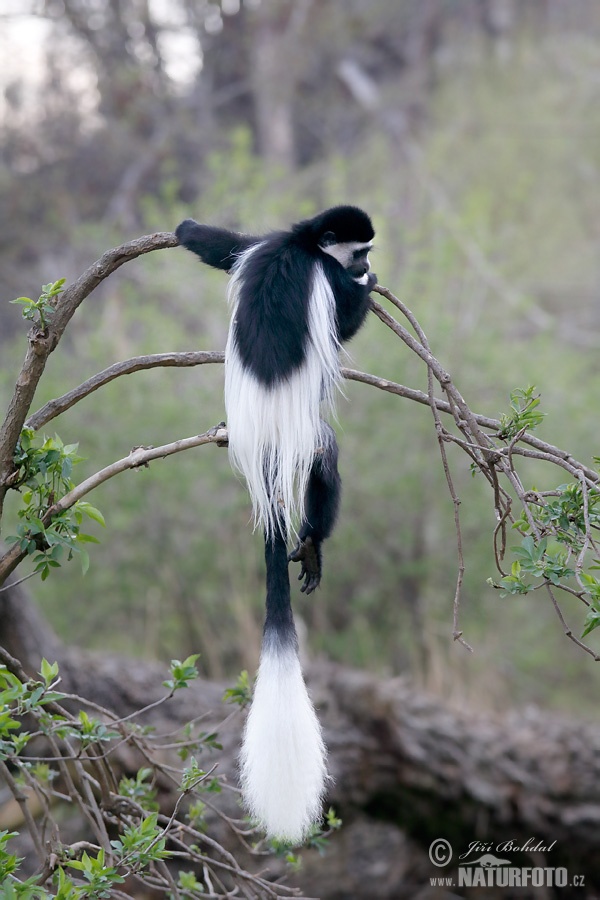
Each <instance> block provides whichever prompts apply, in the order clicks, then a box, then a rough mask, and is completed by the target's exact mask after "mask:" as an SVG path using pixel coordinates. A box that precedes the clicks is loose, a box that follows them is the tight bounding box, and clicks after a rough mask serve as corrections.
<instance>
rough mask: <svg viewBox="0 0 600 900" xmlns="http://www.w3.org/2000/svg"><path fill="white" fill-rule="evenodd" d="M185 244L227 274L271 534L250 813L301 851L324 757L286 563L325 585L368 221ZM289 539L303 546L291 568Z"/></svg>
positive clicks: (229, 352)
mask: <svg viewBox="0 0 600 900" xmlns="http://www.w3.org/2000/svg"><path fill="white" fill-rule="evenodd" d="M176 235H177V237H178V239H179V243H180V244H182V245H183V246H184V247H186V248H187V249H188V250H191V251H192V252H193V253H195V254H197V255H198V256H199V257H200V258H201V259H202V261H203V262H205V263H207V264H208V265H210V266H214V267H215V268H217V269H223V270H225V271H226V272H230V273H231V275H232V277H231V280H230V284H229V302H230V305H231V311H232V318H231V326H230V329H229V337H228V340H227V348H226V353H225V407H226V411H227V428H228V434H229V454H230V459H231V462H232V464H233V466H234V467H235V468H236V469H238V470H239V471H240V472H241V473H242V474H243V475H244V477H245V479H246V482H247V485H248V489H249V492H250V496H251V499H252V506H253V511H254V523H255V526H257V527H261V528H262V529H263V531H264V534H265V559H266V567H267V600H266V619H265V626H264V633H263V642H262V649H261V657H260V666H259V672H258V677H257V680H256V684H255V689H254V697H253V701H252V706H251V709H250V712H249V715H248V719H247V722H246V728H245V732H244V739H243V744H242V752H241V782H242V789H243V794H244V797H245V801H246V804H247V806H248V809H249V811H250V813H251V814H252V815H253V816H254V817H255V818H256V819H258V821H259V822H260V824H261V825H262V826H263V828H264V829H265V830H266V832H267V834H268V835H269V836H273V837H277V838H279V839H284V840H287V841H290V842H292V843H297V842H300V841H301V840H302V839H303V838H304V837H305V836H306V834H307V832H308V830H309V828H310V826H311V825H312V824H313V822H315V821H317V820H318V819H319V818H320V815H321V806H322V801H323V795H324V791H325V784H326V779H327V774H326V767H325V757H326V751H325V746H324V744H323V740H322V737H321V729H320V726H319V722H318V719H317V716H316V713H315V710H314V708H313V706H312V703H311V701H310V699H309V696H308V692H307V690H306V686H305V684H304V679H303V677H302V671H301V668H300V663H299V659H298V640H297V636H296V630H295V627H294V620H293V616H292V608H291V603H290V582H289V575H288V562H289V561H290V560H292V561H294V562H299V563H300V564H301V570H300V576H299V579H300V580H301V581H303V584H302V588H301V590H302V591H305V592H306V593H307V594H310V593H311V592H312V591H314V590H315V588H316V587H318V585H319V582H320V580H321V560H322V555H321V545H322V542H323V541H324V540H325V538H327V537H328V536H329V535H330V534H331V531H332V529H333V526H334V524H335V520H336V517H337V512H338V506H339V499H340V477H339V474H338V468H337V457H338V448H337V442H336V438H335V433H334V431H333V429H332V428H331V426H330V425H329V424H327V423H326V422H325V421H324V420H323V419H322V418H321V412H324V413H325V414H327V412H332V411H333V407H334V401H335V394H336V389H337V387H338V385H339V382H340V379H341V376H340V363H339V350H340V346H341V344H342V342H343V341H347V340H349V339H350V338H352V337H353V336H354V335H355V334H356V332H357V331H358V329H359V328H360V326H361V325H362V323H363V322H364V319H365V316H366V314H367V311H368V309H369V292H370V291H371V289H372V288H373V286H374V285H375V284H376V283H377V277H376V276H375V275H374V274H373V273H372V272H371V271H370V263H369V257H368V254H369V250H370V249H371V247H372V240H373V236H374V231H373V226H372V224H371V220H370V219H369V217H368V216H367V214H366V213H364V212H363V211H362V210H361V209H358V208H357V207H354V206H336V207H333V208H332V209H328V210H326V211H325V212H322V213H320V214H319V215H317V216H315V217H314V218H312V219H308V220H305V221H302V222H298V223H297V224H296V225H293V226H292V228H291V229H290V230H289V231H279V232H274V233H271V234H267V235H265V236H263V237H256V236H250V235H242V234H237V233H235V232H232V231H227V230H225V229H222V228H215V227H212V226H210V225H200V224H198V223H197V222H195V221H193V220H192V219H186V220H185V221H184V222H182V223H181V225H179V227H178V228H177V231H176ZM288 537H295V539H296V540H297V543H296V546H295V548H294V549H293V550H292V552H291V553H290V554H289V555H288V547H287V542H288Z"/></svg>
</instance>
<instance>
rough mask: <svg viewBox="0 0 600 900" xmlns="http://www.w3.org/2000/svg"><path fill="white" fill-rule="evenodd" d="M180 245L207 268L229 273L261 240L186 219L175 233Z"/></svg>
mask: <svg viewBox="0 0 600 900" xmlns="http://www.w3.org/2000/svg"><path fill="white" fill-rule="evenodd" d="M175 236H176V237H177V239H178V241H179V243H180V244H181V245H182V246H183V247H185V248H186V249H187V250H191V252H192V253H195V254H196V256H199V257H200V259H201V260H202V262H204V263H206V265H207V266H213V268H215V269H223V270H224V271H225V272H229V270H230V269H232V268H233V266H234V264H235V262H236V260H237V258H238V256H239V254H240V253H243V251H244V250H247V249H248V248H249V247H252V245H253V244H256V243H257V242H258V241H259V240H260V238H258V237H253V236H252V235H249V234H238V233H237V232H236V231H228V230H227V229H226V228H215V227H213V226H212V225H200V224H199V223H198V222H195V221H194V220H193V219H185V221H183V222H182V223H181V225H178V226H177V229H176V231H175Z"/></svg>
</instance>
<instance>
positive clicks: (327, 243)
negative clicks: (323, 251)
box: [319, 231, 337, 247]
mask: <svg viewBox="0 0 600 900" xmlns="http://www.w3.org/2000/svg"><path fill="white" fill-rule="evenodd" d="M332 244H337V238H336V236H335V234H334V233H333V231H326V232H325V234H324V235H323V237H322V238H321V240H320V241H319V246H320V247H331V245H332Z"/></svg>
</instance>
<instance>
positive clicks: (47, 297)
mask: <svg viewBox="0 0 600 900" xmlns="http://www.w3.org/2000/svg"><path fill="white" fill-rule="evenodd" d="M65 281H66V279H65V278H59V280H58V281H55V282H54V283H53V284H52V283H49V284H44V285H42V293H41V294H40V297H39V299H38V300H31V298H30V297H17V298H16V300H11V301H10V302H11V303H15V304H17V305H18V306H22V307H23V309H22V312H23V318H24V319H28V320H29V321H32V322H34V321H35V322H36V324H37V325H38V327H39V328H40V329H41V331H46V329H47V327H48V323H49V322H50V320H51V318H52V315H53V313H54V303H53V302H52V301H53V300H54V298H55V297H57V296H58V295H59V294H62V292H63V290H64V288H63V284H64V283H65Z"/></svg>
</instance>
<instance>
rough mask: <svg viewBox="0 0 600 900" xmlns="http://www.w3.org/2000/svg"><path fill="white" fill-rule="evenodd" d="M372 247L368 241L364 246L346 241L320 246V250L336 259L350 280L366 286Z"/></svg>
mask: <svg viewBox="0 0 600 900" xmlns="http://www.w3.org/2000/svg"><path fill="white" fill-rule="evenodd" d="M372 246H373V245H372V244H371V242H370V241H369V242H368V243H364V244H360V243H358V242H357V241H347V242H344V243H339V244H338V243H329V244H321V250H323V252H324V253H328V254H329V256H333V257H334V259H337V261H338V262H339V263H340V265H342V266H343V267H344V268H345V269H346V270H347V271H348V272H349V273H350V275H351V276H352V278H354V279H356V280H357V281H360V283H361V284H366V276H367V275H368V274H369V271H370V269H371V263H370V262H369V251H370V250H371V248H372Z"/></svg>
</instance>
